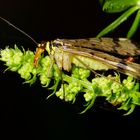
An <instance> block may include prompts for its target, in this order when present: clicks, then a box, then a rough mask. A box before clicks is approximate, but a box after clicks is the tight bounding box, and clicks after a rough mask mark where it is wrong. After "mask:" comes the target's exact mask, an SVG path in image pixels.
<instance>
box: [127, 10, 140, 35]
mask: <svg viewBox="0 0 140 140" xmlns="http://www.w3.org/2000/svg"><path fill="white" fill-rule="evenodd" d="M139 23H140V10H138V12H137V15H136V17H135V20H134V22H133V24H132V26H131V28H130V30H129V31H128V33H127V38H131V37H132V36H133V35H134V33H135V32H136V30H137V29H138V26H139Z"/></svg>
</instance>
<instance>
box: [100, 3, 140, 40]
mask: <svg viewBox="0 0 140 140" xmlns="http://www.w3.org/2000/svg"><path fill="white" fill-rule="evenodd" d="M99 2H100V4H101V5H102V10H103V11H104V12H106V13H119V12H123V11H124V13H123V14H122V15H121V16H120V17H118V18H117V19H116V20H115V21H114V22H112V23H111V24H110V25H108V26H107V27H106V28H104V29H103V30H102V31H101V32H100V33H99V34H98V35H97V37H101V36H104V35H106V34H107V33H109V32H111V31H112V30H114V29H115V28H117V27H118V26H119V25H120V24H121V23H123V22H124V21H125V20H127V19H128V17H130V16H131V15H132V14H133V13H135V12H137V13H136V17H135V19H134V22H133V24H132V26H131V28H130V29H129V31H128V33H127V38H131V37H132V36H133V35H134V34H135V32H136V31H137V29H138V26H139V23H140V0H99Z"/></svg>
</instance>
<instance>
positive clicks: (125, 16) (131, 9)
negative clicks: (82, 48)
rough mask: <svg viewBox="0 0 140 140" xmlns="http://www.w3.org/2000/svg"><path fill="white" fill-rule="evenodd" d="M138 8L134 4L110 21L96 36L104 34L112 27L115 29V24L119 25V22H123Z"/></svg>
mask: <svg viewBox="0 0 140 140" xmlns="http://www.w3.org/2000/svg"><path fill="white" fill-rule="evenodd" d="M138 9H139V7H138V6H134V7H132V8H130V9H129V10H127V11H126V12H125V13H123V14H122V15H121V16H120V17H119V18H117V19H116V20H115V21H114V22H112V23H111V24H110V25H109V26H107V27H106V28H105V29H103V30H102V31H101V32H100V33H99V34H98V35H97V36H96V37H97V38H100V37H102V36H104V35H105V34H107V33H109V32H110V31H112V30H113V29H115V28H116V27H117V26H119V25H120V24H121V23H123V22H124V21H125V20H127V18H128V17H129V16H130V15H132V14H133V13H134V12H135V11H137V10H138Z"/></svg>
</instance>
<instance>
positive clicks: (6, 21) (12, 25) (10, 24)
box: [0, 17, 38, 46]
mask: <svg viewBox="0 0 140 140" xmlns="http://www.w3.org/2000/svg"><path fill="white" fill-rule="evenodd" d="M0 19H1V20H2V21H4V22H5V23H7V24H8V25H9V26H11V27H13V28H14V29H16V30H17V31H19V32H20V33H22V34H23V35H25V36H27V37H28V38H30V39H31V40H32V41H33V42H34V43H35V44H36V45H37V46H38V43H37V42H36V41H35V40H34V39H33V38H32V37H31V36H30V35H28V34H27V33H26V32H24V31H23V30H21V29H20V28H18V27H16V26H15V25H14V24H12V23H11V22H9V21H8V20H6V19H4V18H2V17H0Z"/></svg>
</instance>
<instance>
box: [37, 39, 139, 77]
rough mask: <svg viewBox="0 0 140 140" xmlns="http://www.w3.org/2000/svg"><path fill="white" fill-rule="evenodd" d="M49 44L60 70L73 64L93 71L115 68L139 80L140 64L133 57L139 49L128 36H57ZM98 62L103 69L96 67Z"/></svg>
mask: <svg viewBox="0 0 140 140" xmlns="http://www.w3.org/2000/svg"><path fill="white" fill-rule="evenodd" d="M48 43H49V47H51V51H52V52H53V55H54V58H55V62H56V63H57V65H58V67H59V68H60V69H63V70H66V71H70V70H71V67H72V66H71V65H72V64H75V65H76V66H80V67H87V68H89V69H91V70H92V69H93V70H108V69H114V70H117V71H119V72H121V73H124V74H126V75H131V76H133V77H135V78H137V79H140V64H138V63H135V62H133V61H132V59H133V57H136V56H137V57H138V56H139V55H140V48H139V46H136V45H135V44H134V43H133V42H132V41H131V40H129V39H125V38H118V39H112V38H100V39H98V38H88V39H74V40H67V39H56V40H53V41H50V42H48ZM44 47H45V46H44ZM42 49H43V48H42V47H40V48H38V50H37V52H36V55H35V60H37V59H38V57H39V56H40V54H41V53H39V52H43V51H42ZM49 49H50V48H49ZM44 50H45V48H44ZM126 58H127V59H126ZM96 61H98V63H100V64H101V67H100V68H99V67H98V68H97V69H96V64H94V63H96Z"/></svg>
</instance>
